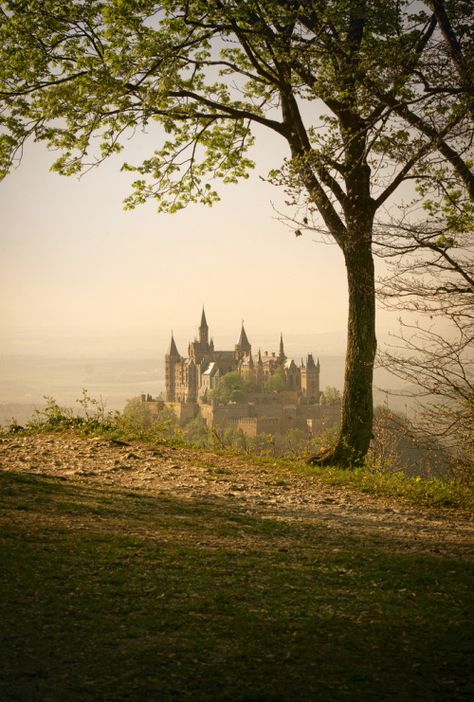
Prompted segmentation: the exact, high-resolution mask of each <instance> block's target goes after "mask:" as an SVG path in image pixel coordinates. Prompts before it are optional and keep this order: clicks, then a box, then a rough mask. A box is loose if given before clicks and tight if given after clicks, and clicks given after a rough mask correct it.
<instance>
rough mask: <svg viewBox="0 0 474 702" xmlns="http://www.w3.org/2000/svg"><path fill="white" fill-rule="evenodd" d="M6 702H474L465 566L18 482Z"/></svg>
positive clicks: (176, 506) (7, 559)
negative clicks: (471, 701) (316, 701)
mask: <svg viewBox="0 0 474 702" xmlns="http://www.w3.org/2000/svg"><path fill="white" fill-rule="evenodd" d="M0 521H1V524H0V527H1V530H0V620H1V627H0V656H1V661H2V672H1V674H0V699H1V700H2V702H17V701H18V702H29V701H36V700H38V702H39V701H41V702H48V701H50V702H55V701H56V700H57V701H58V702H59V701H61V702H67V701H68V700H71V701H72V700H80V701H81V702H82V701H85V702H95V701H97V702H99V701H100V702H102V701H103V700H111V701H114V702H121V701H122V700H123V701H125V700H127V702H128V701H132V702H133V701H135V700H136V701H137V702H138V701H139V700H140V701H142V700H146V701H147V702H148V701H152V702H153V701H155V700H156V701H157V702H168V701H170V702H171V701H172V702H185V701H186V700H192V701H193V702H201V701H209V702H221V701H229V702H305V701H308V702H309V701H311V702H313V701H315V700H318V702H325V701H328V702H329V701H330V702H333V701H337V700H350V701H351V702H352V701H354V700H356V701H357V700H364V701H365V700H398V701H400V702H405V701H406V702H412V701H413V700H417V701H423V700H426V701H428V700H429V701H430V702H433V701H437V700H439V701H440V702H441V701H443V702H445V700H468V699H472V695H473V693H474V687H473V679H472V665H471V664H472V657H471V653H472V649H471V643H472V640H471V638H470V635H472V629H469V628H468V625H467V620H468V612H469V604H470V602H471V596H472V591H473V585H474V583H473V580H474V578H473V572H472V568H470V566H469V563H467V562H466V560H465V559H462V558H461V557H458V556H456V555H452V556H451V557H447V556H445V555H442V554H440V553H430V552H420V551H419V549H418V546H417V544H416V543H409V542H407V543H404V544H399V545H398V547H394V545H393V544H391V543H390V542H389V541H385V539H384V538H382V537H378V538H375V537H372V538H370V539H368V538H367V536H365V537H364V538H360V539H359V538H356V537H348V536H344V535H341V534H339V533H337V532H335V531H331V530H328V529H326V528H325V527H324V526H323V525H318V524H314V523H286V522H284V521H280V520H274V519H263V518H258V517H253V516H249V515H246V514H245V513H242V512H240V511H238V510H237V509H232V510H230V509H229V508H228V507H227V506H225V505H224V503H219V502H218V501H213V502H205V501H199V500H183V499H179V498H177V497H170V496H169V495H157V496H150V495H149V494H146V495H145V494H142V493H140V492H131V491H121V490H119V489H110V488H105V487H103V486H96V485H90V486H87V485H84V484H79V483H76V484H75V483H73V482H69V481H62V480H59V479H52V478H42V477H38V476H32V475H24V474H21V475H20V474H14V473H0Z"/></svg>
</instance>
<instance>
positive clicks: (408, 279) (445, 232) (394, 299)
mask: <svg viewBox="0 0 474 702" xmlns="http://www.w3.org/2000/svg"><path fill="white" fill-rule="evenodd" d="M461 211H462V224H463V225H464V226H465V228H466V229H468V230H469V231H467V232H466V231H465V232H462V231H459V226H460V224H461V222H460V219H459V218H458V219H453V220H452V221H451V222H448V221H446V219H444V220H440V221H437V222H436V221H433V220H431V221H428V222H424V223H423V224H420V225H419V226H418V227H415V226H414V225H410V226H406V227H401V226H398V227H393V226H392V227H391V228H390V233H391V237H390V238H389V239H388V240H387V237H386V236H385V237H384V239H383V241H384V246H383V251H384V253H385V255H386V256H389V257H390V259H391V264H390V267H389V270H390V275H388V276H386V277H385V279H383V280H382V281H381V290H380V298H381V300H382V301H383V303H384V304H385V306H386V307H388V308H390V309H397V310H402V311H405V312H407V313H409V312H416V315H417V321H416V322H414V323H413V322H407V321H406V320H405V321H402V320H400V322H401V332H400V335H399V336H398V337H396V339H395V340H394V342H393V344H392V345H391V347H390V348H387V349H385V350H384V351H383V353H381V355H380V360H381V363H382V364H383V365H384V367H386V368H387V369H388V370H389V371H390V372H391V373H393V374H394V375H396V376H397V377H398V378H401V379H403V380H405V381H406V382H407V383H409V388H408V389H407V390H406V392H405V394H408V395H411V396H414V397H417V398H420V400H421V406H420V407H419V413H418V421H417V426H418V427H419V428H420V429H422V430H423V432H424V433H425V434H426V435H429V436H432V437H436V440H437V441H441V442H442V444H443V445H444V446H445V447H448V448H449V449H451V451H452V452H453V453H454V455H455V458H456V460H457V461H458V464H459V466H460V467H462V469H463V472H464V473H468V474H470V476H471V477H472V474H473V469H474V353H473V349H474V251H473V247H472V231H473V230H474V226H473V225H474V222H473V219H472V218H471V221H470V223H469V219H468V218H467V215H466V208H464V209H463V210H461ZM420 316H421V317H420Z"/></svg>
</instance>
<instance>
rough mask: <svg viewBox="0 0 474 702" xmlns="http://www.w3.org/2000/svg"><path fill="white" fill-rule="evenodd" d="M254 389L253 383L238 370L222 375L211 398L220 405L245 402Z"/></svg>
mask: <svg viewBox="0 0 474 702" xmlns="http://www.w3.org/2000/svg"><path fill="white" fill-rule="evenodd" d="M252 389H253V384H252V383H251V382H250V381H248V380H245V378H242V376H241V375H240V374H239V373H238V372H237V371H232V372H230V373H226V374H225V375H223V376H222V378H221V379H220V380H219V385H218V386H217V388H216V389H215V390H213V391H212V393H211V399H212V400H213V401H214V402H217V404H219V405H227V404H228V403H229V402H245V401H246V400H247V398H248V395H249V393H250V392H251V391H252Z"/></svg>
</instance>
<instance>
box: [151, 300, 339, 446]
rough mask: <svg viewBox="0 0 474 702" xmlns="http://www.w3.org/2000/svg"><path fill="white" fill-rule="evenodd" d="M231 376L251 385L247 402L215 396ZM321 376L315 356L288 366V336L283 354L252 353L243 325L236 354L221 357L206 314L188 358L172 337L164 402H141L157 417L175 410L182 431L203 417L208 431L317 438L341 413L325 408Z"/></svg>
mask: <svg viewBox="0 0 474 702" xmlns="http://www.w3.org/2000/svg"><path fill="white" fill-rule="evenodd" d="M231 372H234V373H238V374H239V375H240V376H241V377H242V378H244V379H246V380H251V381H252V382H251V383H249V389H248V392H247V393H246V401H242V402H229V403H227V404H220V403H219V402H218V401H217V400H216V397H215V394H214V393H213V391H214V390H216V388H217V387H218V386H219V383H220V381H221V379H222V378H223V377H225V375H226V374H227V373H231ZM319 372H320V367H319V360H318V361H317V363H315V362H314V359H313V356H312V355H311V354H308V356H307V360H306V363H304V362H303V360H302V361H301V364H300V365H299V366H297V365H296V363H295V362H294V361H292V360H289V359H288V358H287V357H286V354H285V348H284V344H283V336H280V347H279V351H278V353H277V352H272V353H268V352H267V351H265V352H264V353H262V352H261V351H260V350H259V351H258V353H257V354H254V353H252V345H251V344H250V341H249V340H248V337H247V334H246V332H245V329H244V325H243V323H242V328H241V330H240V337H239V340H238V342H237V344H236V345H235V347H234V350H233V351H231V350H228V351H217V350H216V349H215V348H214V342H213V340H212V339H211V338H210V337H209V327H208V325H207V321H206V314H205V312H204V309H203V311H202V316H201V324H200V325H199V334H198V338H196V339H194V341H192V342H190V343H189V344H188V356H187V357H186V358H185V357H183V356H181V354H180V353H179V351H178V349H177V346H176V342H175V340H174V338H173V334H171V343H170V347H169V349H168V352H167V353H166V355H165V399H164V400H160V399H156V400H154V399H153V398H152V397H151V395H146V394H144V395H142V402H143V403H145V404H146V405H147V407H148V409H149V411H150V412H152V413H159V411H160V410H161V409H162V408H163V407H164V406H166V407H168V408H169V409H172V410H173V412H174V413H175V414H176V416H177V418H178V420H179V422H180V424H182V425H184V424H186V423H187V422H189V421H190V420H192V419H194V418H195V417H198V416H200V417H201V418H202V419H203V420H204V421H205V422H206V424H207V426H208V427H209V428H211V427H219V428H224V429H234V430H237V431H241V432H243V433H244V434H245V435H247V436H251V437H252V436H256V435H257V434H272V435H283V434H286V433H287V432H288V431H289V430H291V429H298V430H300V431H304V432H306V433H307V434H308V435H312V434H314V433H318V432H321V430H322V429H324V428H327V427H330V426H333V425H335V424H337V423H338V421H339V407H337V406H328V405H322V404H321V402H320V400H321V393H320V390H319ZM275 376H277V377H275ZM272 379H273V381H272ZM274 381H277V382H276V383H275V382H274ZM275 386H276V387H277V388H278V389H275Z"/></svg>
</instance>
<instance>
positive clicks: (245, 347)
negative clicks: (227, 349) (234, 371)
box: [237, 320, 252, 353]
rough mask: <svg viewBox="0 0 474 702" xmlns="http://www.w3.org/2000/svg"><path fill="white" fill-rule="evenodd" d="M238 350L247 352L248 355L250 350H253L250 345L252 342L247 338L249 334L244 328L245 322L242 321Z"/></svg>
mask: <svg viewBox="0 0 474 702" xmlns="http://www.w3.org/2000/svg"><path fill="white" fill-rule="evenodd" d="M237 348H238V349H239V350H240V351H246V352H247V353H248V352H249V351H250V349H251V348H252V347H251V345H250V341H249V340H248V338H247V334H246V333H245V328H244V322H243V320H242V329H241V331H240V337H239V340H238V342H237Z"/></svg>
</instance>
